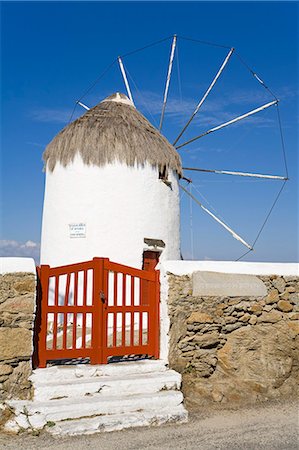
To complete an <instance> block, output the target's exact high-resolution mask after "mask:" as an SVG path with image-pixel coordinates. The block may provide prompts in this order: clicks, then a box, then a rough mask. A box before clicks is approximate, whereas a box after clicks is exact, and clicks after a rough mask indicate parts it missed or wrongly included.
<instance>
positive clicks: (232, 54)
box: [71, 35, 289, 260]
mask: <svg viewBox="0 0 299 450" xmlns="http://www.w3.org/2000/svg"><path fill="white" fill-rule="evenodd" d="M178 40H185V41H194V42H198V43H199V44H203V45H205V44H208V45H214V44H213V43H207V42H203V41H199V40H195V39H190V38H186V37H182V36H177V35H174V36H170V37H168V38H165V39H162V40H160V41H157V42H154V43H151V44H149V45H147V46H145V47H143V48H141V49H137V50H134V51H132V52H130V53H128V54H125V55H122V56H118V57H117V58H116V59H115V60H114V61H113V62H112V64H110V66H109V67H108V68H107V69H106V70H105V71H104V72H103V74H101V75H100V77H99V78H98V79H97V80H96V81H95V83H93V85H92V86H91V87H90V88H89V89H88V90H87V91H86V92H85V93H84V94H83V96H82V97H81V98H80V99H79V100H77V102H76V104H75V107H76V105H78V104H79V105H80V106H82V107H83V108H85V109H87V110H88V109H89V108H88V107H87V106H86V105H85V104H84V103H83V102H82V99H83V98H84V97H85V95H86V94H87V93H88V92H90V90H91V89H93V87H94V86H95V85H96V84H97V83H98V82H99V81H100V80H101V79H102V77H103V76H104V75H106V73H107V72H108V71H109V70H110V69H111V67H112V66H113V65H114V64H118V66H119V69H120V73H121V75H122V78H123V82H124V85H125V88H126V91H127V95H128V98H129V99H130V101H131V102H132V103H133V104H134V99H133V95H132V89H131V88H130V84H129V77H130V78H131V80H132V82H133V83H134V80H133V79H132V77H131V75H130V74H129V72H128V70H127V69H126V67H125V64H124V60H125V58H126V57H127V56H128V55H132V54H134V53H137V52H140V51H143V50H145V49H147V48H149V47H152V46H155V45H157V44H160V43H162V42H165V41H170V54H169V60H168V67H167V75H166V81H165V85H164V91H163V103H162V110H161V115H160V120H159V126H158V127H157V128H158V129H159V131H160V132H161V133H162V129H163V124H164V121H165V113H166V112H167V102H168V100H169V98H170V86H171V78H172V72H173V65H174V61H175V58H176V56H177V43H178ZM215 45H216V46H217V45H218V44H215ZM218 46H219V45H218ZM220 47H223V48H225V49H226V52H227V53H226V55H225V58H224V59H223V60H222V61H220V62H219V68H218V70H217V72H216V73H215V75H214V77H213V78H212V80H211V81H210V83H209V84H208V86H207V87H206V88H205V90H204V92H203V94H202V95H201V96H200V97H199V99H198V101H197V104H196V107H195V109H194V110H193V111H190V116H189V118H188V120H187V121H186V123H185V124H184V126H183V127H182V128H181V129H180V130H179V131H178V134H177V136H176V138H175V139H174V141H173V142H172V145H173V146H174V147H175V149H176V150H177V151H178V152H179V153H180V156H181V158H182V160H183V171H184V172H183V175H182V177H181V182H180V189H181V190H182V192H183V193H184V194H186V195H187V196H189V198H190V201H191V202H194V203H195V204H196V205H197V206H198V207H200V208H201V210H202V211H204V212H205V213H206V214H208V215H209V216H210V217H211V218H212V219H213V220H214V221H216V222H217V223H218V224H219V225H220V226H222V227H223V228H224V229H225V230H226V231H227V232H228V233H230V235H231V236H232V237H233V238H234V239H236V240H238V241H239V242H240V243H241V244H242V245H243V246H244V247H246V253H244V254H242V255H241V257H240V258H238V260H239V259H241V258H243V257H244V256H245V255H247V253H249V252H251V251H253V250H254V247H255V244H256V242H257V240H258V239H259V237H260V235H261V233H262V231H263V229H264V227H265V225H266V223H267V222H268V220H269V217H270V215H271V213H272V211H273V208H274V206H275V204H276V203H277V201H278V198H279V197H280V195H281V193H282V191H283V189H284V187H285V184H286V182H287V181H288V179H289V177H288V168H287V163H286V153H285V146H284V137H283V132H282V125H281V118H280V111H279V99H278V98H277V97H276V95H275V94H273V92H272V91H271V90H270V88H269V87H268V86H267V85H266V84H265V82H264V81H263V80H262V78H261V77H260V76H259V75H257V73H256V72H255V71H253V70H252V69H251V68H250V67H249V66H248V65H247V64H246V63H245V62H244V60H243V59H242V58H241V56H240V55H239V54H238V52H237V51H236V50H235V48H233V47H227V46H220ZM233 58H237V59H238V60H239V61H240V63H241V64H243V65H244V67H245V68H246V69H247V70H248V71H249V73H250V74H251V76H252V77H253V78H254V80H255V81H256V82H257V83H258V84H259V85H260V87H262V88H263V89H265V90H266V91H267V92H268V93H269V94H270V95H271V96H272V100H271V101H268V102H266V103H263V104H260V105H259V106H257V107H256V108H253V109H250V110H249V111H248V110H247V111H246V110H245V111H244V113H242V114H240V115H236V116H234V117H231V118H229V120H226V121H223V122H220V123H218V124H216V126H213V127H210V128H208V129H206V130H205V131H203V132H202V133H200V134H195V135H194V136H193V137H191V138H185V136H186V132H187V130H188V131H189V129H190V127H191V124H192V122H194V119H195V118H197V116H198V115H200V113H201V112H202V111H201V110H202V107H203V105H204V104H205V102H206V101H207V100H208V98H209V96H210V95H211V93H212V92H213V89H214V88H215V86H216V85H217V83H218V82H219V80H220V79H221V77H222V76H223V73H224V72H225V70H227V69H226V68H227V66H228V65H229V63H230V61H231V60H232V59H233ZM128 75H129V77H128ZM134 85H135V83H134ZM135 88H136V89H137V86H136V85H135ZM75 107H74V110H75ZM270 108H276V110H277V121H278V122H277V123H278V129H279V133H280V138H281V148H282V154H283V160H284V165H285V174H284V175H277V174H271V173H257V172H251V171H237V170H231V168H229V170H228V169H226V168H225V169H219V168H217V169H214V168H204V167H199V166H198V165H197V164H196V166H194V167H193V166H190V164H188V165H185V164H184V151H185V150H186V149H188V148H189V146H190V145H191V144H193V143H194V142H198V141H199V140H200V139H203V138H208V136H210V135H211V134H214V133H217V132H220V131H221V130H222V129H224V128H227V127H230V126H231V125H234V124H236V123H238V122H241V121H243V120H246V119H248V118H250V117H252V116H255V115H257V114H259V113H260V112H262V111H265V110H268V109H270ZM74 110H73V113H72V116H73V114H74ZM72 116H71V117H72ZM189 173H205V174H216V175H224V176H232V177H242V178H244V177H245V178H249V179H260V180H261V179H262V180H265V181H267V180H268V181H269V180H272V181H273V180H275V181H277V182H280V183H282V184H281V188H280V190H279V192H278V194H277V196H276V198H275V200H274V202H273V203H272V205H271V207H270V209H269V211H267V213H266V217H265V219H264V221H263V224H262V226H261V227H260V229H259V231H258V233H257V236H256V238H255V240H254V241H253V242H252V243H248V242H247V241H246V240H245V239H244V238H243V237H242V236H241V233H239V232H238V233H237V232H236V231H235V230H234V229H233V228H232V227H231V226H229V225H228V224H227V222H226V220H223V219H222V218H220V216H219V215H217V214H215V213H214V212H212V210H211V209H210V208H209V207H207V206H206V205H205V204H204V202H202V201H200V200H199V199H198V198H197V196H195V195H194V193H192V190H191V187H192V186H193V182H192V180H191V179H190V177H189V175H188V174H189ZM184 182H187V185H185V184H184ZM188 185H189V188H188ZM191 209H192V208H191V206H190V215H191V214H192V211H191ZM191 239H192V238H191ZM192 245H193V244H192Z"/></svg>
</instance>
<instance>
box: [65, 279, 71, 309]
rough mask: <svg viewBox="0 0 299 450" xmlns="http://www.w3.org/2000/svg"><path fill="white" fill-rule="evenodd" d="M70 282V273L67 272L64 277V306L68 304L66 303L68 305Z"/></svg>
mask: <svg viewBox="0 0 299 450" xmlns="http://www.w3.org/2000/svg"><path fill="white" fill-rule="evenodd" d="M70 282H71V274H70V273H68V274H67V277H66V286H65V296H64V306H68V305H69V295H70Z"/></svg>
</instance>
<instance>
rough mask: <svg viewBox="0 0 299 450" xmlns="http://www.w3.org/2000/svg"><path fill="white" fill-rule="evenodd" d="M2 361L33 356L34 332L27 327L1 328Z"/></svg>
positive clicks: (0, 346)
mask: <svg viewBox="0 0 299 450" xmlns="http://www.w3.org/2000/svg"><path fill="white" fill-rule="evenodd" d="M0 348H1V354H0V358H1V360H2V361H4V360H10V359H14V358H16V359H18V358H24V357H31V354H32V333H31V332H30V331H29V330H27V329H26V328H0Z"/></svg>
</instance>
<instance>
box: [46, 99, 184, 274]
mask: <svg viewBox="0 0 299 450" xmlns="http://www.w3.org/2000/svg"><path fill="white" fill-rule="evenodd" d="M44 161H45V168H46V187H45V198H44V210H43V222H42V239H41V263H42V264H48V265H50V266H59V265H64V264H70V263H75V262H80V261H85V260H89V259H91V258H93V257H94V256H101V257H108V258H110V259H111V260H113V261H116V262H118V263H122V264H126V265H129V266H133V267H136V268H141V267H142V262H143V253H144V251H146V250H147V249H148V250H153V249H156V250H157V249H158V250H159V253H161V259H179V258H180V214H179V185H178V181H179V177H180V176H181V170H182V169H181V161H180V157H179V155H178V153H177V152H176V150H175V149H174V147H173V146H172V145H171V144H170V143H169V142H168V141H167V139H166V138H164V137H163V136H162V135H161V134H160V133H159V131H158V130H157V129H155V128H154V127H153V126H152V125H151V124H150V123H149V122H148V121H147V119H145V117H143V116H142V114H141V113H139V112H138V111H137V110H136V108H135V106H134V104H133V102H132V101H131V100H130V99H129V98H128V97H127V96H125V95H124V94H119V93H116V94H113V95H111V96H109V97H108V98H106V99H105V100H103V101H102V102H101V103H99V104H98V105H97V106H95V107H94V108H92V109H90V110H88V111H87V112H86V113H85V114H84V115H83V116H81V117H80V118H79V119H77V120H76V121H74V122H73V123H71V124H69V125H68V126H67V127H66V128H64V129H63V130H62V131H61V132H60V133H59V134H58V135H57V136H56V137H55V138H54V139H53V140H52V142H51V143H50V144H49V145H48V147H47V149H46V151H45V153H44Z"/></svg>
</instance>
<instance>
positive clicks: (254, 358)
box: [168, 274, 299, 407]
mask: <svg viewBox="0 0 299 450" xmlns="http://www.w3.org/2000/svg"><path fill="white" fill-rule="evenodd" d="M223 276H224V277H225V274H221V277H223ZM229 277H231V275H229V276H228V278H229ZM251 277H252V278H256V280H255V283H256V286H258V285H259V284H263V286H264V288H265V294H266V295H263V296H259V297H257V296H250V295H249V296H248V295H247V296H245V295H243V296H241V295H238V296H227V295H226V296H220V295H217V296H202V295H199V294H198V289H197V287H196V283H194V280H193V283H192V277H190V276H187V275H184V276H175V275H171V274H169V277H168V283H169V298H168V302H169V304H168V307H169V314H170V335H169V337H170V350H169V362H170V366H171V368H173V369H175V370H177V371H179V372H181V373H182V374H183V392H184V395H185V399H186V402H187V407H196V406H199V405H204V404H208V403H214V402H217V403H218V404H219V403H220V402H221V403H226V404H227V403H249V402H257V401H264V400H267V399H270V398H278V397H281V396H294V393H296V392H298V390H297V382H298V379H299V377H298V375H299V357H298V349H299V346H298V333H299V327H298V322H299V320H298V319H299V278H298V277H295V276H285V277H282V276H259V277H254V276H251ZM193 278H194V274H193ZM200 278H201V280H202V283H203V285H204V284H205V283H204V280H203V277H202V275H200ZM195 281H196V280H195ZM253 281H254V280H253ZM214 282H215V283H216V280H214ZM194 287H195V289H194ZM204 289H206V286H204ZM259 289H260V288H259ZM196 292H197V293H196ZM260 292H263V290H261V291H260Z"/></svg>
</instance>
